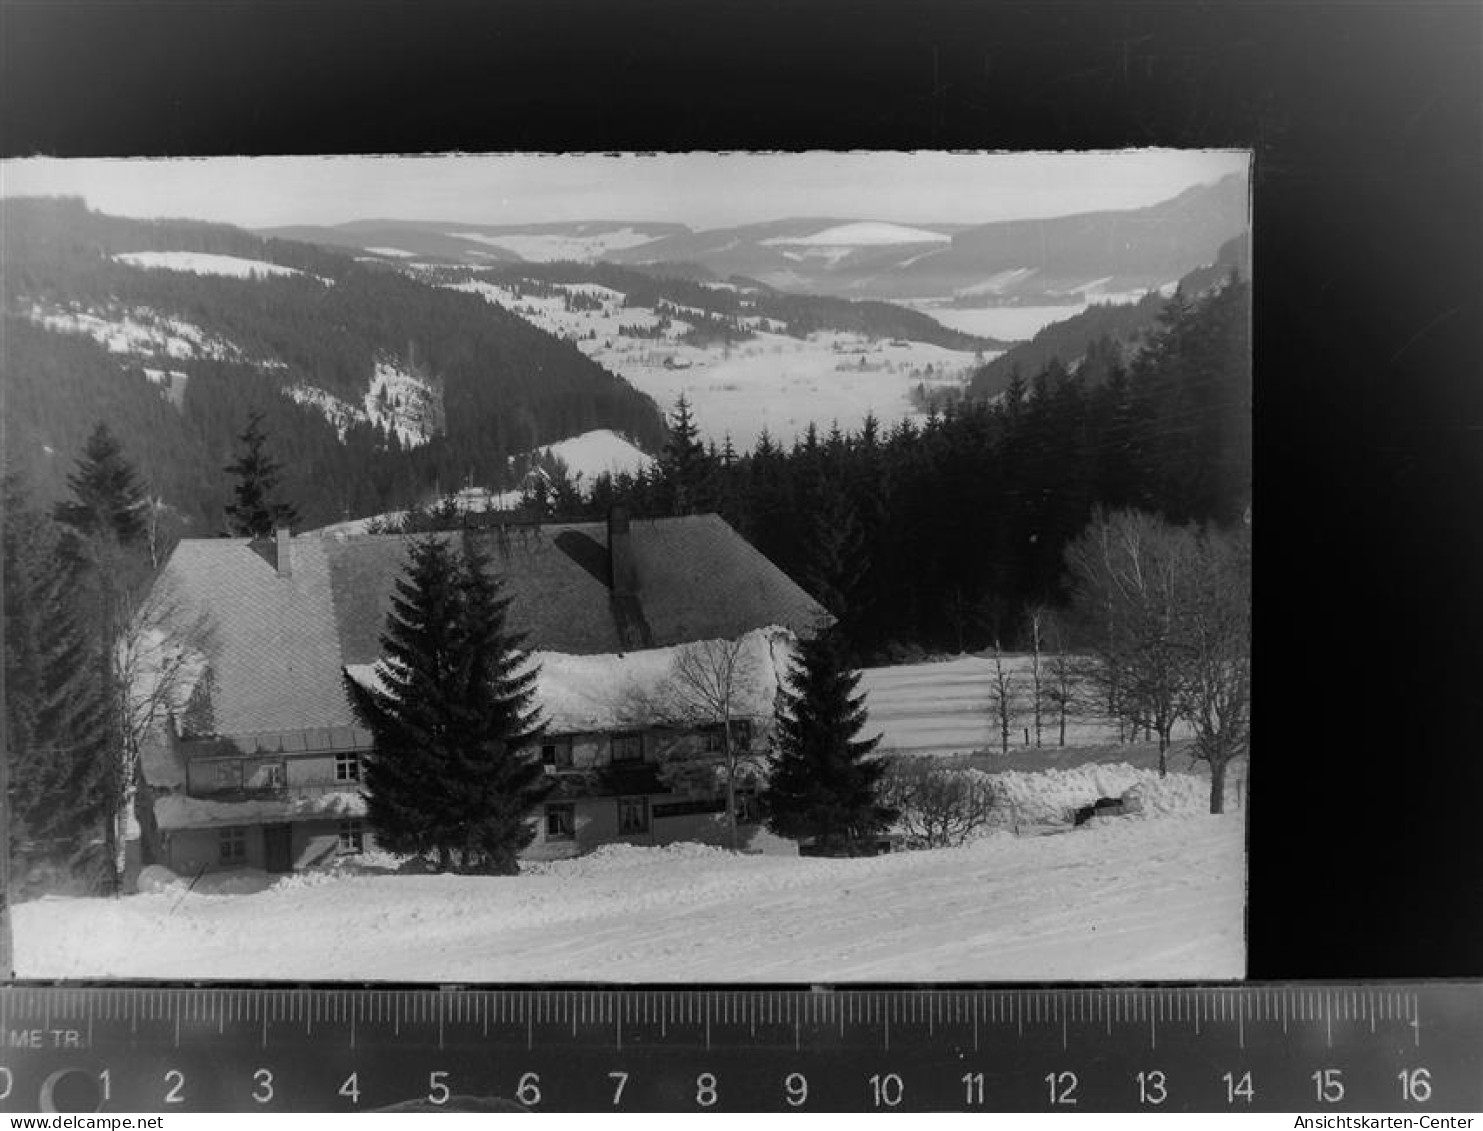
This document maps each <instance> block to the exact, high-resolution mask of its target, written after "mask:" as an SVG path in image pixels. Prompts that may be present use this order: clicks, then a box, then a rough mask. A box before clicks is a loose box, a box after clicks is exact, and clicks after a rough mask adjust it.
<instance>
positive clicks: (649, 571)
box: [162, 515, 827, 737]
mask: <svg viewBox="0 0 1483 1131" xmlns="http://www.w3.org/2000/svg"><path fill="white" fill-rule="evenodd" d="M629 529H630V535H629V539H630V548H631V556H632V560H633V563H634V566H635V567H636V570H637V575H638V586H637V592H636V594H635V596H634V597H633V598H628V597H624V598H622V599H620V600H615V599H614V594H613V591H612V589H611V588H610V587H609V577H610V566H609V549H608V544H607V543H608V536H607V529H606V526H605V524H603V523H565V524H552V525H548V526H541V527H513V528H494V529H487V530H477V531H466V532H458V533H450V534H443V535H436V536H435V537H443V538H470V539H473V540H475V541H477V542H478V543H479V544H481V546H482V548H483V549H484V550H485V551H486V553H487V554H488V556H489V558H490V560H491V563H492V568H493V570H494V571H495V572H496V573H498V574H499V575H500V576H501V577H502V578H503V580H504V584H505V592H506V593H507V594H508V595H509V596H510V597H511V598H512V604H511V606H510V621H511V626H512V627H513V628H514V629H516V630H517V631H519V632H522V633H524V634H525V647H527V648H529V649H531V650H533V651H538V652H542V653H561V654H564V655H566V656H568V657H582V656H593V655H597V654H602V653H609V654H616V653H636V652H637V650H638V649H640V648H656V649H665V648H672V647H674V646H676V645H680V644H685V643H689V642H692V641H701V640H718V639H724V640H734V639H736V638H738V637H741V636H744V635H745V634H747V633H749V632H752V631H753V630H755V629H761V628H767V627H769V626H778V627H780V628H784V629H787V630H789V631H791V632H794V633H797V634H800V635H806V634H809V633H811V632H813V631H814V630H815V629H816V627H817V625H818V624H819V623H820V622H821V621H822V620H823V619H824V618H825V617H826V616H827V614H826V613H825V611H824V609H823V608H822V607H821V606H820V605H819V604H818V603H817V602H815V601H814V600H813V599H812V598H811V597H809V596H808V594H807V593H805V592H804V591H803V590H802V589H801V588H799V587H798V586H797V585H796V584H795V583H794V582H793V581H792V580H790V579H789V578H788V577H787V576H786V575H785V574H784V573H783V572H782V571H781V570H779V569H778V568H777V567H776V566H774V565H773V564H772V563H771V562H770V561H768V560H767V558H765V557H764V556H763V555H762V554H761V553H759V552H758V551H757V550H756V549H755V548H753V547H752V546H751V545H750V544H749V543H748V542H747V541H746V540H745V539H743V538H742V537H741V536H740V535H739V534H737V533H736V531H734V530H733V529H732V528H731V527H730V526H728V525H727V524H726V523H725V522H724V521H723V520H722V519H720V518H719V517H718V516H716V515H694V516H687V517H684V518H667V519H652V520H640V521H634V522H632V523H631V524H630V527H629ZM407 543H408V540H407V539H406V538H404V537H402V536H400V535H362V536H352V537H346V538H344V539H343V540H342V539H326V538H315V537H300V538H294V539H291V540H289V541H288V547H289V556H290V558H291V562H289V563H288V565H289V568H288V569H287V571H286V572H284V571H280V570H279V569H278V568H277V563H276V554H275V552H274V548H273V546H272V545H271V544H264V543H261V542H258V543H253V542H250V541H249V540H247V539H242V538H215V539H187V540H185V541H183V542H181V543H180V545H179V546H178V547H177V548H176V550H175V553H174V554H173V555H172V557H171V559H170V563H169V565H168V567H167V570H166V576H167V580H166V581H165V582H162V583H168V584H171V585H174V586H176V587H178V592H179V593H180V594H181V595H182V597H183V601H182V602H181V604H182V608H183V609H185V610H199V611H204V612H205V613H206V614H207V615H208V616H209V618H210V621H211V625H212V646H211V651H210V655H209V669H208V678H207V679H205V680H203V681H201V685H200V687H198V699H206V700H209V702H196V703H194V704H193V709H192V710H191V711H188V712H186V715H185V717H184V718H183V719H182V729H183V730H184V731H185V733H186V735H187V736H188V737H189V736H206V735H234V736H235V735H244V734H254V733H259V732H273V733H281V732H289V731H308V730H313V729H316V728H335V727H352V726H355V725H357V720H356V719H355V717H354V715H353V713H352V711H351V708H350V704H349V700H348V698H347V697H346V694H345V689H344V686H343V678H344V676H343V672H344V670H345V669H346V667H348V666H355V665H365V664H374V663H375V662H376V661H377V660H378V659H379V658H380V656H381V645H380V637H381V634H382V633H383V632H384V631H385V627H386V616H387V612H388V610H389V609H390V603H391V593H392V587H393V584H394V583H395V581H396V580H397V579H398V578H399V577H400V576H401V574H402V570H403V567H404V565H405V562H406V551H407ZM559 668H562V665H561V664H560V663H558V664H556V665H554V666H553V676H554V674H555V672H556V671H557V670H558V669H559ZM563 670H564V669H563Z"/></svg>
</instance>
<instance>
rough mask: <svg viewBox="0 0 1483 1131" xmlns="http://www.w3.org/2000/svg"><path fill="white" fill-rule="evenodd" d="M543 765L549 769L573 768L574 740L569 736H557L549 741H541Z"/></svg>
mask: <svg viewBox="0 0 1483 1131" xmlns="http://www.w3.org/2000/svg"><path fill="white" fill-rule="evenodd" d="M541 765H543V766H545V767H546V768H547V769H548V770H569V769H571V768H572V740H571V739H569V738H556V739H552V740H551V741H549V742H543V743H541Z"/></svg>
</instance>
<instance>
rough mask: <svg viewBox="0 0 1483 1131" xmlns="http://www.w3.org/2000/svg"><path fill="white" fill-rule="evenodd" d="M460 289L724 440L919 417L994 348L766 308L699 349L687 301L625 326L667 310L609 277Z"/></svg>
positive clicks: (739, 443)
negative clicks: (925, 398) (651, 331)
mask: <svg viewBox="0 0 1483 1131" xmlns="http://www.w3.org/2000/svg"><path fill="white" fill-rule="evenodd" d="M809 246H813V245H809ZM825 246H826V247H827V245H825ZM452 289H455V290H463V291H468V292H470V293H473V294H478V295H481V296H482V297H483V298H485V299H486V300H487V301H489V302H491V303H494V304H495V305H497V306H501V307H503V308H505V309H506V310H509V311H511V312H512V313H515V314H518V315H519V316H520V317H522V318H524V319H526V320H527V321H529V322H530V323H532V324H533V325H535V326H539V327H540V328H541V329H543V330H545V331H546V332H547V333H550V334H555V335H556V336H557V337H563V338H566V339H567V340H569V341H572V342H574V343H575V344H576V345H577V347H578V348H579V349H581V350H582V352H583V353H585V354H587V356H588V357H590V358H592V359H593V360H594V361H596V362H598V363H599V364H600V365H602V366H603V368H605V369H607V370H609V371H611V372H613V373H616V374H618V376H620V377H622V378H623V379H624V380H626V381H628V382H629V383H630V384H631V385H633V386H634V387H635V388H636V389H638V390H640V391H641V392H644V393H647V394H649V396H651V397H653V398H654V400H655V402H656V403H658V404H659V405H661V406H664V407H666V408H668V407H669V406H672V405H673V404H674V403H675V401H676V400H677V399H678V398H679V397H680V395H681V394H682V393H683V394H684V395H685V397H686V398H687V399H688V400H689V402H690V405H691V408H692V410H693V412H694V415H695V421H696V426H697V427H698V428H699V429H700V433H701V435H702V436H703V437H704V438H705V439H707V440H714V441H715V442H716V443H717V444H720V443H722V442H723V441H724V439H725V438H726V437H727V436H730V437H731V441H732V443H733V444H734V445H735V446H736V447H737V448H738V449H739V450H743V451H746V450H750V449H751V448H752V447H753V446H754V445H755V443H756V440H757V437H758V436H759V435H761V434H762V432H763V431H764V430H766V431H767V432H768V433H769V435H771V436H772V438H773V439H774V440H775V441H779V442H781V443H783V444H785V445H791V444H792V442H793V440H794V439H795V438H797V437H798V436H799V435H801V434H802V433H803V431H804V430H805V429H806V428H807V426H808V425H809V423H810V422H812V423H814V424H817V425H818V426H819V427H821V428H823V429H825V430H827V429H828V428H829V427H830V426H831V425H832V424H836V423H837V424H838V425H839V426H840V428H841V429H844V430H846V431H853V430H856V429H858V428H859V427H860V425H861V424H862V423H863V422H864V420H865V418H866V416H867V415H869V414H872V413H873V414H874V415H875V417H876V419H877V420H878V421H880V422H882V423H883V424H884V425H886V426H887V427H889V426H890V425H891V424H894V423H895V422H896V421H898V420H901V419H903V418H906V417H918V418H919V417H920V415H921V414H920V412H919V411H918V410H917V408H916V407H915V406H913V404H912V403H911V400H910V394H911V391H912V389H913V388H915V387H916V386H917V385H918V384H925V385H927V386H928V387H929V388H930V387H935V386H943V385H947V386H954V387H956V386H959V385H961V384H962V383H963V382H964V381H966V380H967V378H968V376H969V374H970V373H971V372H972V371H973V369H974V368H975V367H976V366H979V365H982V364H983V363H984V362H985V361H988V360H992V359H993V358H994V357H996V356H998V355H997V354H995V353H992V352H987V353H975V352H973V351H971V350H953V349H947V348H945V347H943V346H938V345H933V344H931V343H928V342H916V341H910V340H906V339H899V338H898V339H879V338H871V337H868V336H866V335H863V334H854V333H846V332H843V331H820V332H816V333H812V334H809V335H808V336H807V337H802V338H800V337H794V336H791V335H788V334H783V333H779V332H776V331H777V330H778V329H780V327H775V326H772V325H771V324H769V323H768V321H767V320H766V319H759V318H754V319H751V320H750V325H751V327H752V329H753V331H754V335H755V336H754V337H752V338H751V339H749V340H747V341H742V342H737V343H734V344H731V345H728V346H720V345H711V346H705V347H701V346H695V345H690V344H688V343H686V342H683V341H681V340H680V339H681V336H682V335H683V334H684V333H685V332H686V331H687V330H689V329H690V328H691V327H690V324H689V323H687V322H686V321H685V320H684V317H683V311H680V312H678V314H677V315H676V316H674V317H672V318H671V321H670V324H669V327H668V329H667V330H666V331H665V332H664V333H663V334H662V336H660V337H658V338H633V337H626V336H624V335H623V334H621V333H620V327H621V326H624V325H629V326H642V327H652V326H654V325H656V324H657V323H658V321H659V317H660V313H659V312H658V311H655V310H653V309H651V308H649V307H642V306H625V305H623V299H624V296H623V294H622V293H621V292H619V291H615V290H612V289H611V288H608V287H601V286H596V285H592V284H581V283H572V284H568V285H561V286H559V287H558V290H557V293H555V294H552V295H547V296H541V295H532V294H517V293H516V292H515V290H514V289H512V288H508V287H502V286H497V285H495V284H492V283H487V282H482V281H478V280H474V281H469V282H464V283H458V284H455V285H454V286H453V287H452ZM568 294H572V295H576V294H580V295H582V296H584V297H588V298H592V297H596V298H599V299H601V300H602V305H601V307H599V308H597V309H568V303H567V301H566V299H567V295H568ZM1058 309H1060V310H1061V315H1060V316H1061V317H1070V315H1071V314H1073V313H1075V308H1071V307H1066V308H1058ZM669 313H674V312H669ZM1037 328H1038V327H1037ZM975 332H976V331H975ZM1027 336H1028V335H1027Z"/></svg>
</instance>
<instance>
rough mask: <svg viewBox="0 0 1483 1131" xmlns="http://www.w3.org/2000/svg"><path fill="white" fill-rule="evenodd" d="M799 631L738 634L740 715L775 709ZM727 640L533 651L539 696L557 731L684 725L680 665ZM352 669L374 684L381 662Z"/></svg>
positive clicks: (735, 707) (687, 708)
mask: <svg viewBox="0 0 1483 1131" xmlns="http://www.w3.org/2000/svg"><path fill="white" fill-rule="evenodd" d="M792 641H793V636H792V634H791V633H790V632H788V630H786V629H783V628H779V627H776V626H772V627H768V628H764V629H756V630H754V631H752V632H749V633H746V634H745V635H744V636H742V637H740V638H739V639H738V640H737V641H736V648H737V654H736V657H735V668H734V671H735V677H734V684H733V691H734V695H735V698H734V700H733V703H732V713H733V714H734V715H735V716H736V717H737V718H766V717H770V716H771V715H772V711H773V703H774V699H775V697H776V695H777V689H778V685H779V682H780V681H781V678H782V676H783V675H784V674H785V671H786V667H787V663H788V657H789V655H790V654H791V647H792ZM724 646H725V642H723V641H700V642H694V643H692V644H688V645H678V646H675V647H669V648H650V649H645V650H643V651H639V652H627V653H619V654H611V653H610V654H602V655H589V656H575V655H571V654H569V653H565V652H534V653H532V654H531V661H532V663H534V664H538V665H539V667H540V670H539V672H538V674H537V676H536V700H537V702H538V703H539V704H540V706H541V710H542V717H543V718H544V719H545V720H546V722H547V727H548V732H549V733H551V734H582V733H592V732H605V731H618V730H624V729H625V728H629V727H637V726H640V725H644V724H653V723H672V724H676V725H679V724H683V723H684V722H686V721H687V720H688V717H689V716H692V715H694V714H695V711H694V708H693V706H692V705H691V704H689V703H688V702H687V701H686V699H685V696H684V694H683V692H682V691H680V690H679V689H678V688H677V686H676V682H675V665H676V662H677V661H679V659H680V657H681V655H682V653H684V652H685V651H686V650H687V649H695V650H697V652H698V655H699V656H700V658H701V663H702V664H704V663H705V659H704V657H705V655H706V652H707V650H711V649H718V648H721V647H724ZM345 671H346V674H348V675H349V676H350V678H351V679H353V680H355V681H356V682H357V683H360V684H363V685H366V686H374V685H376V684H377V682H378V665H375V664H351V665H347V667H346V669H345Z"/></svg>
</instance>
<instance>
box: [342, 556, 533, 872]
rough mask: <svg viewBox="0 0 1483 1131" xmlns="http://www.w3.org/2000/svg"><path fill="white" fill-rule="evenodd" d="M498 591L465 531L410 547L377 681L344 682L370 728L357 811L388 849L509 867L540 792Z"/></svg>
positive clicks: (519, 672) (493, 868) (445, 863)
mask: <svg viewBox="0 0 1483 1131" xmlns="http://www.w3.org/2000/svg"><path fill="white" fill-rule="evenodd" d="M508 607H509V600H508V598H503V597H501V596H500V594H499V585H498V583H497V582H496V581H495V580H494V579H493V578H492V577H491V576H490V574H489V564H488V562H487V561H486V559H485V558H484V556H483V555H482V554H481V553H480V552H479V551H478V549H477V547H476V546H475V545H474V544H473V543H472V540H471V539H465V542H464V548H463V551H462V553H461V554H460V555H455V553H454V550H453V548H452V543H451V541H450V540H448V539H443V538H428V539H423V540H419V541H415V542H413V543H412V546H411V550H410V557H409V562H408V565H407V569H406V572H405V574H404V576H403V577H402V578H400V579H399V580H398V581H397V583H396V592H395V595H394V596H393V598H392V612H391V614H390V616H389V617H388V620H387V629H386V633H385V635H383V636H382V638H381V646H382V649H383V652H384V656H385V659H384V661H383V664H382V666H381V672H382V674H381V686H380V687H379V688H376V689H370V688H365V687H362V686H360V685H359V684H357V683H354V682H350V681H347V686H348V688H349V692H350V696H351V701H352V703H353V705H354V707H355V710H356V712H357V714H358V715H359V716H360V718H361V719H362V721H363V722H364V723H365V725H366V726H367V728H368V729H369V730H370V731H371V734H372V736H373V740H374V747H373V752H372V754H371V755H370V757H369V759H368V761H367V767H366V779H365V783H366V806H367V813H366V815H367V819H368V821H369V823H370V825H371V828H372V830H373V831H374V832H375V835H376V839H377V840H378V842H379V843H380V844H381V845H382V846H384V847H386V848H388V849H390V850H391V851H393V852H399V853H408V854H415V855H419V856H430V857H435V858H436V861H437V868H438V870H439V871H449V870H451V869H453V868H458V869H459V870H464V871H477V872H489V873H495V874H513V873H514V872H516V871H518V867H519V865H518V860H517V857H518V854H519V852H520V851H521V849H523V848H524V847H525V846H526V845H527V844H529V843H530V841H531V838H532V837H533V836H534V835H535V830H534V828H533V826H532V825H531V824H530V821H529V817H530V813H531V810H532V809H533V808H534V807H535V806H536V805H537V804H539V802H540V800H541V798H542V797H543V796H544V795H545V792H546V790H545V787H544V785H543V781H544V775H543V771H542V768H541V766H540V764H539V762H538V761H536V760H535V759H534V757H533V756H532V755H531V753H530V747H529V744H530V742H531V740H532V739H533V738H535V737H536V736H537V735H538V734H539V733H540V730H541V726H540V724H539V723H538V722H537V718H536V709H535V707H534V697H535V680H536V674H535V672H534V671H533V670H526V668H527V666H528V665H527V657H526V653H524V652H523V651H522V650H521V644H522V638H521V637H519V636H517V635H515V634H513V633H511V632H510V631H509V630H508V629H507V627H506V613H507V610H508Z"/></svg>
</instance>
